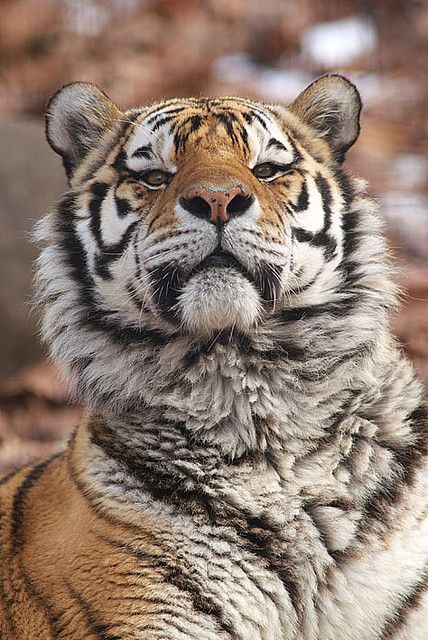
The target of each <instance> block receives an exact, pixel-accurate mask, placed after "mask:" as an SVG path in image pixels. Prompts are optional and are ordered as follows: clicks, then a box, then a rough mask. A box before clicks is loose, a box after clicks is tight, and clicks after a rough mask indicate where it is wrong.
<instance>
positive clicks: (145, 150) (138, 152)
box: [132, 143, 152, 158]
mask: <svg viewBox="0 0 428 640" xmlns="http://www.w3.org/2000/svg"><path fill="white" fill-rule="evenodd" d="M151 155H152V145H151V144H150V143H149V144H147V145H145V146H143V147H138V149H135V151H134V153H133V154H132V157H133V158H150V156H151Z"/></svg>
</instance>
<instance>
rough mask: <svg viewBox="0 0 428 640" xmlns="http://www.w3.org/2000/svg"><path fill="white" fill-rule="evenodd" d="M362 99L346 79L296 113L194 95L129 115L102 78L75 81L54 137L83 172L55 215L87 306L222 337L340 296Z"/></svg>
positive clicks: (55, 104) (296, 106) (319, 85)
mask: <svg viewBox="0 0 428 640" xmlns="http://www.w3.org/2000/svg"><path fill="white" fill-rule="evenodd" d="M360 108H361V104H360V100H359V96H358V93H357V91H356V89H355V87H354V86H353V85H352V84H351V83H350V82H349V81H347V80H345V79H344V78H342V77H340V76H325V77H324V78H321V79H320V80H318V81H317V82H315V83H314V84H312V85H311V86H310V87H309V88H308V89H306V91H304V92H303V94H301V96H299V98H297V100H296V101H295V102H294V103H293V104H292V105H291V106H289V107H288V108H287V107H285V106H281V105H267V104H262V103H259V102H253V101H250V100H246V99H241V98H216V99H205V98H190V99H175V100H167V101H163V102H159V103H154V104H152V105H150V106H148V107H144V108H139V109H134V110H131V111H128V112H126V113H122V112H121V111H120V110H119V109H118V108H117V107H116V106H115V105H114V104H113V103H112V102H111V101H110V100H109V99H108V98H107V96H105V95H104V94H103V93H102V92H101V91H100V90H99V89H97V88H96V87H94V86H93V85H90V84H84V83H75V84H72V85H68V86H66V87H64V88H63V89H62V90H61V91H60V92H58V93H57V94H56V95H55V96H54V97H53V99H52V100H51V102H50V104H49V107H48V112H47V136H48V140H49V142H50V144H51V146H52V147H53V149H54V150H55V151H57V152H58V153H60V155H61V156H62V158H63V162H64V166H65V168H66V171H67V175H68V177H69V180H70V191H69V192H68V194H66V196H65V197H64V199H63V201H62V203H61V204H60V206H59V208H58V212H57V218H56V223H55V224H56V226H57V230H58V231H59V233H60V235H61V236H62V240H61V242H62V248H63V250H64V251H65V252H66V254H67V264H68V267H67V272H68V274H69V275H71V277H72V278H73V279H74V281H75V282H76V285H77V286H78V287H79V290H80V300H81V302H82V304H84V305H85V306H86V308H87V310H89V313H90V314H92V316H93V317H95V318H98V320H99V319H101V320H102V321H105V322H108V323H114V324H115V325H116V326H118V327H119V328H123V327H125V328H126V327H128V328H129V327H130V328H134V329H138V328H141V327H152V328H153V329H156V330H159V329H162V330H163V331H169V332H172V333H177V332H179V333H185V334H190V335H193V336H195V335H196V336H197V335H201V336H207V335H210V334H214V333H215V332H219V331H220V332H221V331H229V330H230V331H233V330H235V329H236V330H238V331H240V332H244V333H245V332H246V333H249V332H251V331H253V330H255V329H257V327H259V326H262V325H265V324H266V323H268V322H272V321H274V320H275V318H276V317H277V316H278V314H279V313H281V311H283V310H284V309H285V308H287V307H288V306H290V304H292V302H291V301H293V300H294V304H296V303H299V301H301V299H302V296H308V295H310V299H311V303H312V304H317V303H321V302H325V301H326V300H329V299H331V298H334V296H335V292H337V290H338V288H339V285H340V281H341V278H343V273H342V272H341V270H340V264H341V261H342V258H343V231H342V216H343V213H344V210H345V207H346V199H347V186H346V180H345V179H344V177H343V174H342V173H341V171H340V163H341V161H342V159H343V156H344V152H345V151H346V150H347V149H348V148H349V146H351V144H352V143H353V142H354V141H355V139H356V137H357V135H358V131H359V125H358V117H359V112H360ZM296 301H297V302H296Z"/></svg>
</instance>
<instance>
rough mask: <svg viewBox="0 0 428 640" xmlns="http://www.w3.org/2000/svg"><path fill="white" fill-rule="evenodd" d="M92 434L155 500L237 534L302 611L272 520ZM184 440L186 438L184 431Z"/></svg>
mask: <svg viewBox="0 0 428 640" xmlns="http://www.w3.org/2000/svg"><path fill="white" fill-rule="evenodd" d="M90 429H91V440H92V442H93V443H94V444H96V445H97V446H100V447H101V448H102V449H103V450H104V451H105V453H106V454H107V455H108V456H109V457H111V458H113V459H114V460H116V461H117V462H119V463H120V464H121V465H123V466H125V467H126V468H127V470H128V472H129V473H130V474H131V475H132V476H133V477H136V478H138V480H139V481H140V482H141V483H142V485H143V486H144V489H145V490H146V491H147V492H148V493H149V495H150V496H151V497H152V498H153V499H154V500H157V501H159V502H166V503H169V504H173V505H174V506H175V507H176V508H177V509H179V510H180V511H184V512H185V513H188V514H189V515H190V516H191V517H197V518H203V517H205V518H206V522H207V524H215V525H217V526H223V527H227V528H233V529H234V530H235V531H236V533H237V534H238V536H239V538H240V539H241V544H243V546H244V548H245V549H247V550H248V551H249V552H250V553H252V554H253V555H255V556H257V557H258V558H260V559H261V560H262V561H263V564H264V565H265V566H266V567H267V568H268V569H269V570H270V571H272V572H274V573H275V574H276V575H278V577H279V578H280V580H281V582H282V583H283V585H284V587H285V589H286V590H287V593H288V594H289V597H290V600H291V602H292V604H293V606H294V608H295V609H296V610H297V611H300V609H301V606H300V602H301V598H300V594H299V591H298V587H297V585H298V580H297V578H296V579H295V578H293V571H294V567H293V563H292V562H288V561H287V558H286V557H284V556H282V555H278V540H280V539H281V538H282V537H283V536H282V529H281V527H279V526H278V525H276V524H275V522H274V521H271V519H270V518H269V516H267V515H266V516H254V515H253V514H252V513H249V512H246V511H245V509H242V508H241V509H238V508H237V507H236V506H235V505H232V504H228V503H226V502H225V501H224V499H222V500H221V501H216V500H215V499H213V498H212V497H211V496H209V495H208V494H207V492H206V487H205V485H204V484H203V482H201V480H200V478H199V476H198V474H197V473H196V475H195V477H194V478H193V477H191V476H190V475H189V471H188V470H187V471H186V475H183V476H182V477H181V476H179V475H178V473H179V472H178V470H177V469H176V470H175V472H174V471H171V469H169V468H164V467H163V466H162V464H161V463H160V462H159V460H158V456H157V454H156V456H155V461H154V462H150V461H149V460H148V459H147V456H149V455H150V451H149V450H146V451H145V456H146V458H144V457H143V456H142V455H141V453H139V452H137V451H133V450H131V449H130V448H129V446H128V445H127V444H126V442H121V440H120V438H118V437H117V434H115V433H114V432H113V430H112V429H111V428H110V427H109V425H107V424H106V423H101V422H99V423H92V424H91V425H90ZM184 429H185V427H184ZM159 430H161V427H159ZM180 433H182V431H181V432H180ZM178 437H179V436H178ZM184 437H188V436H186V432H185V431H184ZM185 446H188V447H189V456H191V457H192V459H193V458H194V456H195V452H194V451H193V452H192V445H191V443H189V441H187V445H184V444H183V445H182V446H181V450H182V451H183V450H184V448H185ZM182 455H183V454H182ZM196 455H197V454H196ZM218 455H220V454H218ZM205 458H206V455H205Z"/></svg>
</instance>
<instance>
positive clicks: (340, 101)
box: [289, 74, 362, 161]
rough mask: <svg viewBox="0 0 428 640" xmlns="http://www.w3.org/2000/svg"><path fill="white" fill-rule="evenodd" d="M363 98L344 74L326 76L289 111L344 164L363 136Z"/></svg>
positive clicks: (303, 94)
mask: <svg viewBox="0 0 428 640" xmlns="http://www.w3.org/2000/svg"><path fill="white" fill-rule="evenodd" d="M361 106H362V105H361V98H360V94H359V93H358V91H357V89H356V87H355V86H354V85H353V84H352V82H350V81H349V80H347V79H346V78H344V77H343V76H341V75H336V74H331V75H326V76H323V77H321V78H319V79H318V80H315V82H313V83H312V84H310V85H309V87H307V88H306V89H305V90H304V91H303V92H302V93H301V94H300V95H299V96H298V97H297V98H296V100H295V101H294V102H293V103H292V104H291V105H290V107H289V109H290V111H292V113H294V114H296V115H297V116H298V117H299V118H300V119H301V120H303V122H305V123H306V124H308V125H309V126H310V127H311V128H312V129H314V130H315V131H316V133H317V136H318V137H320V138H323V139H324V140H326V141H327V142H328V143H329V144H330V146H331V147H332V149H333V151H334V153H335V156H336V158H337V159H338V160H339V161H342V160H343V158H344V155H345V152H346V151H347V150H348V149H349V147H351V146H352V145H353V144H354V142H355V140H356V139H357V138H358V134H359V133H360V112H361Z"/></svg>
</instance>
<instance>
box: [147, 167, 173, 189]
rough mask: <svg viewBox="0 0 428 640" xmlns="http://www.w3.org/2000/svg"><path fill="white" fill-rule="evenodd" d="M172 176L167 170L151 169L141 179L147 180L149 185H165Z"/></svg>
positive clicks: (156, 186)
mask: <svg viewBox="0 0 428 640" xmlns="http://www.w3.org/2000/svg"><path fill="white" fill-rule="evenodd" d="M170 178H171V176H170V175H169V174H168V173H165V171H161V170H160V169H152V170H151V171H146V172H145V173H143V174H142V176H141V179H142V181H143V182H145V183H146V184H147V185H148V186H149V187H155V188H158V187H163V186H164V185H165V184H168V182H169V181H170Z"/></svg>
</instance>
